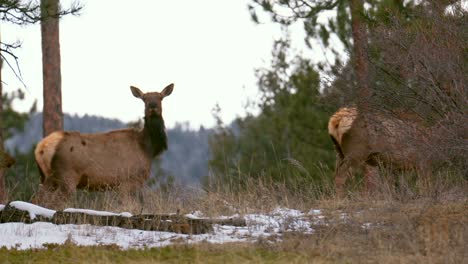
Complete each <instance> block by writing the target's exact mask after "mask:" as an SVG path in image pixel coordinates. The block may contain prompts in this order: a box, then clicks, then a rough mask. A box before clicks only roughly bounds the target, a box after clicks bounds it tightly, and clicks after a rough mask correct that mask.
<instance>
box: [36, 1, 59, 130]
mask: <svg viewBox="0 0 468 264" xmlns="http://www.w3.org/2000/svg"><path fill="white" fill-rule="evenodd" d="M58 11H59V0H41V15H42V17H43V19H42V20H41V36H42V78H43V97H44V108H43V135H44V137H46V136H47V135H49V134H50V133H52V132H54V131H57V130H63V113H62V77H61V72H60V40H59V19H58V15H57V14H58Z"/></svg>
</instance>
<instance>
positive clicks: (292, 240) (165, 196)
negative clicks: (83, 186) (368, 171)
mask: <svg viewBox="0 0 468 264" xmlns="http://www.w3.org/2000/svg"><path fill="white" fill-rule="evenodd" d="M413 176H414V175H401V176H398V177H389V175H386V176H385V177H383V178H382V179H381V182H380V184H379V188H378V191H377V193H374V194H372V195H369V194H363V193H360V192H350V194H349V195H348V197H346V198H344V199H338V198H336V197H334V196H333V195H326V194H323V195H320V193H317V192H318V191H317V190H316V189H311V190H310V195H309V196H307V192H305V191H304V190H301V191H298V192H294V191H291V190H288V189H287V188H285V187H284V186H282V185H281V184H265V182H251V183H249V184H248V185H247V186H248V187H247V188H246V189H245V190H244V191H243V192H241V193H235V192H229V191H227V190H226V189H224V188H223V189H222V188H219V189H217V190H216V189H213V190H211V191H209V192H207V191H202V190H196V189H186V188H185V189H184V188H181V187H174V188H172V189H170V190H167V191H164V192H155V191H153V190H150V189H145V190H143V191H141V192H140V193H139V194H136V195H130V196H125V197H122V196H119V195H117V194H115V193H112V192H107V193H86V192H81V193H79V194H78V195H77V196H76V198H75V199H74V200H73V201H72V202H70V203H69V204H67V206H69V207H78V208H91V209H98V210H108V211H114V212H115V211H117V212H118V211H128V212H131V213H133V214H138V213H174V212H177V211H179V212H180V213H189V212H193V211H196V210H199V211H201V212H203V213H204V214H205V215H207V216H219V215H230V214H234V213H239V214H246V213H250V212H256V213H259V212H261V213H268V212H270V211H271V210H272V209H274V208H276V207H278V206H280V207H288V208H294V209H299V210H303V211H309V210H311V209H320V210H321V212H322V213H321V215H322V216H323V218H321V217H318V216H316V215H315V216H314V215H310V216H309V217H310V222H311V223H313V224H312V228H313V229H314V230H315V233H313V234H309V235H307V234H303V233H300V232H289V233H283V234H282V239H281V240H280V241H277V240H276V239H277V237H270V238H265V239H260V240H259V241H258V242H256V243H255V244H253V245H252V244H250V243H248V244H246V243H236V244H225V245H213V244H209V243H201V244H197V245H185V244H183V243H182V245H177V246H172V247H170V248H167V249H147V250H142V251H135V250H132V251H127V252H120V253H119V252H117V251H116V250H115V249H114V250H109V248H108V247H106V248H101V249H99V248H89V249H86V248H82V247H77V246H73V245H71V246H70V245H66V246H63V247H62V246H61V247H58V248H56V249H54V250H52V251H50V250H49V251H47V252H48V253H43V254H44V256H45V259H48V258H49V259H50V258H53V257H54V256H55V255H54V254H58V255H59V256H61V257H64V256H63V254H65V255H66V256H70V257H74V258H76V259H77V262H87V261H89V258H88V257H85V256H87V255H88V254H91V255H94V256H97V257H96V262H107V261H108V260H110V259H115V260H117V262H119V261H121V262H125V263H127V262H139V263H145V262H151V261H155V262H165V261H169V262H174V263H179V262H180V263H184V262H190V263H219V262H227V263H234V262H241V263H305V262H311V261H312V262H314V263H466V262H467V261H468V247H467V245H468V182H467V179H466V178H465V177H464V176H463V175H460V174H454V173H445V174H443V173H440V174H435V176H434V178H433V179H430V180H429V181H428V182H426V183H427V184H425V185H424V188H420V187H418V186H421V184H419V183H418V181H419V180H418V179H417V177H416V178H415V177H413ZM395 178H396V179H395ZM351 187H352V186H351ZM351 189H352V188H351ZM311 197H314V198H311ZM70 247H72V249H70ZM75 252H76V254H82V255H74V253H75ZM80 252H81V253H80ZM164 252H165V253H164ZM2 254H9V253H5V252H3V253H2V250H0V259H1V255H2ZM15 254H17V255H18V259H21V257H22V256H24V255H28V254H30V253H28V252H24V253H18V252H16V253H15ZM23 254H24V255H23ZM41 254H42V253H41ZM130 256H131V257H130ZM163 256H164V257H163ZM39 262H40V261H39Z"/></svg>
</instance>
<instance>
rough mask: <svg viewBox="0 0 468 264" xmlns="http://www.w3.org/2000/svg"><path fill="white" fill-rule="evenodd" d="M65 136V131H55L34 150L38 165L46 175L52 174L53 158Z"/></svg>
mask: <svg viewBox="0 0 468 264" xmlns="http://www.w3.org/2000/svg"><path fill="white" fill-rule="evenodd" d="M63 137H64V133H63V132H62V131H56V132H53V133H51V134H50V135H48V136H47V137H45V138H44V139H42V140H41V141H40V142H39V144H38V145H37V146H36V149H35V150H34V157H35V158H36V162H37V165H38V166H39V168H40V169H41V171H42V173H43V174H44V176H45V177H47V176H49V175H50V174H51V164H52V158H53V157H54V154H55V151H56V150H57V146H58V145H59V143H60V142H61V141H62V139H63Z"/></svg>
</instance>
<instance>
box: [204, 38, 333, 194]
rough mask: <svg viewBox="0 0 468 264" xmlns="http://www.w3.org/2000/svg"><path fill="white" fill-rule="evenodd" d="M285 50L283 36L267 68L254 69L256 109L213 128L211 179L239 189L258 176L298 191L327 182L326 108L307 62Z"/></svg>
mask: <svg viewBox="0 0 468 264" xmlns="http://www.w3.org/2000/svg"><path fill="white" fill-rule="evenodd" d="M288 53H289V41H288V40H279V41H277V42H275V45H274V49H273V59H272V63H271V69H259V70H257V78H258V86H259V89H260V95H261V99H260V102H259V103H258V107H259V109H260V113H259V114H258V115H255V116H254V115H252V114H250V115H248V116H247V117H245V118H238V119H237V120H236V121H235V122H234V123H233V124H232V125H231V126H230V127H226V126H218V128H217V133H216V134H215V135H214V136H213V137H212V138H211V142H210V145H211V150H212V159H211V162H210V166H211V170H212V172H213V177H214V179H213V180H214V181H216V183H221V185H223V186H229V187H230V188H232V189H234V190H239V189H242V188H244V187H245V186H246V184H249V180H251V179H259V180H261V181H265V182H271V183H273V184H276V183H282V184H285V185H286V186H287V187H288V188H290V189H291V190H297V191H298V190H300V189H301V188H306V187H307V186H311V185H314V186H321V184H318V183H323V181H326V180H327V179H324V178H323V177H322V176H323V174H324V173H325V174H328V172H329V171H328V169H327V168H329V167H331V166H332V164H333V162H334V153H333V148H332V146H331V145H330V144H329V142H328V135H327V134H326V133H323V131H325V129H326V127H327V121H328V116H329V114H330V112H331V109H329V107H327V106H326V105H324V104H323V103H322V102H321V95H320V92H319V90H320V82H319V75H318V73H317V72H316V71H315V70H314V68H313V65H312V64H311V62H310V61H308V60H305V59H302V58H298V57H296V58H294V59H289V58H288ZM217 111H218V112H219V109H218V110H217ZM205 184H209V181H208V180H206V181H205ZM317 188H320V187H317Z"/></svg>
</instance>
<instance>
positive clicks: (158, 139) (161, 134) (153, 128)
mask: <svg viewBox="0 0 468 264" xmlns="http://www.w3.org/2000/svg"><path fill="white" fill-rule="evenodd" d="M143 136H144V142H145V147H146V148H147V150H148V151H149V153H151V157H155V156H156V155H158V154H160V153H161V152H163V151H164V150H166V149H167V135H166V127H165V125H164V120H163V119H162V117H161V116H145V126H144V128H143Z"/></svg>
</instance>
